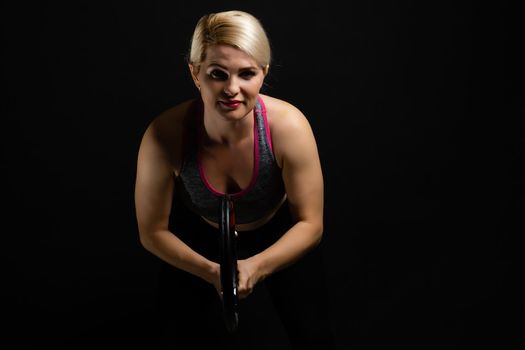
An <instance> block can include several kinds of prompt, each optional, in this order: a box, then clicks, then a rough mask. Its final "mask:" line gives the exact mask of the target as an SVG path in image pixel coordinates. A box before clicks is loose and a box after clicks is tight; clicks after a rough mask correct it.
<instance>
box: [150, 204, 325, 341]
mask: <svg viewBox="0 0 525 350" xmlns="http://www.w3.org/2000/svg"><path fill="white" fill-rule="evenodd" d="M172 212H174V213H175V214H174V215H177V217H172V219H171V230H172V232H174V233H176V234H177V236H178V237H179V238H181V239H182V240H183V241H185V242H186V244H188V245H189V246H190V247H191V248H192V249H194V250H195V251H196V252H197V253H199V254H201V255H203V256H205V257H206V258H208V259H210V260H212V261H216V262H218V261H219V260H218V256H219V232H218V230H216V229H214V228H213V227H211V226H210V225H208V224H207V223H205V222H204V220H202V219H201V218H200V217H199V216H197V215H195V214H193V213H191V212H190V211H189V210H187V209H184V208H182V207H178V208H174V210H173V211H172ZM291 226H292V220H291V217H290V213H289V210H288V204H287V203H284V205H283V206H282V208H281V209H280V210H279V211H278V212H277V213H276V215H275V216H274V217H273V218H272V219H271V220H270V221H269V222H268V223H267V224H265V225H264V226H263V227H261V228H259V229H257V230H253V231H248V232H239V236H238V244H237V246H238V258H239V259H245V258H248V257H250V256H252V255H255V254H257V253H258V252H260V251H262V250H264V249H266V248H267V247H269V246H270V245H272V244H273V243H274V242H275V241H277V240H278V239H279V237H281V236H282V235H283V234H284V233H285V232H286V231H287V230H288V229H289V228H290V227H291ZM321 248H322V245H319V246H317V247H316V248H315V249H314V250H312V251H310V252H309V253H308V254H307V255H305V256H303V257H302V258H301V259H300V260H298V261H297V262H295V263H294V264H292V265H290V266H288V267H286V268H284V269H282V270H280V271H278V272H276V273H274V274H272V275H271V276H268V277H267V278H266V279H265V280H264V281H263V282H260V283H259V284H258V285H256V286H255V288H254V290H253V292H252V294H250V295H249V296H248V297H247V298H245V299H241V300H240V301H239V329H238V331H237V332H236V333H235V334H230V333H228V331H227V330H226V327H225V324H224V321H223V319H222V309H221V307H222V305H221V301H220V298H219V296H218V294H217V291H216V290H215V288H214V287H213V285H211V284H210V283H208V282H206V281H204V280H202V279H200V278H198V277H196V276H194V275H191V274H189V273H187V272H185V271H182V270H179V269H176V268H174V267H172V266H170V265H168V264H166V263H162V268H161V271H160V275H159V285H158V294H157V300H156V305H157V316H158V320H159V321H160V322H159V324H158V326H157V327H156V328H157V329H158V332H159V333H158V338H157V339H158V340H159V341H160V343H161V344H162V345H164V346H165V347H166V348H167V347H168V346H171V347H172V348H177V349H185V348H188V349H189V348H190V347H189V346H192V347H194V348H195V346H213V347H214V348H215V349H222V348H225V349H226V348H227V349H237V348H238V349H241V348H242V349H266V348H272V349H285V348H286V346H284V345H281V347H279V346H278V344H265V343H264V342H265V341H271V339H274V340H276V339H282V337H281V338H278V337H276V336H274V337H273V338H272V334H269V333H268V332H277V333H278V332H279V329H280V330H281V334H282V333H283V332H282V330H284V334H286V338H288V340H289V343H290V344H291V347H292V349H323V350H328V349H334V348H335V345H334V338H333V334H332V327H331V319H330V315H331V313H330V310H329V300H328V293H327V290H326V281H325V271H324V265H323V258H322V252H321ZM265 302H266V303H265ZM270 308H273V309H274V310H275V312H273V314H274V315H276V317H275V316H274V319H272V318H271V315H269V314H271V313H272V312H271V309H270ZM279 320H280V322H279ZM275 321H277V322H275ZM279 323H281V325H282V326H280V325H279ZM268 339H270V340H268ZM277 341H278V340H277ZM197 348H198V347H197Z"/></svg>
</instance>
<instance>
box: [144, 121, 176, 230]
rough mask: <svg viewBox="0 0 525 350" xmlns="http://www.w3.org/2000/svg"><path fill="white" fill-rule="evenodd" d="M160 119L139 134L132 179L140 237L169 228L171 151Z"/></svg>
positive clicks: (171, 172)
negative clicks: (139, 139)
mask: <svg viewBox="0 0 525 350" xmlns="http://www.w3.org/2000/svg"><path fill="white" fill-rule="evenodd" d="M161 124H162V123H159V122H157V121H154V122H153V123H151V124H150V126H149V127H148V128H147V130H146V131H145V133H144V136H143V138H142V141H141V144H140V148H139V152H138V157H137V173H136V180H135V210H136V215H137V221H138V226H139V233H140V236H141V239H143V238H145V235H147V234H148V233H151V232H154V231H156V230H163V229H167V228H168V221H169V215H170V210H171V201H172V196H173V169H174V168H173V155H172V154H170V152H168V150H172V149H171V148H170V147H169V144H170V142H169V141H168V139H167V137H166V130H163V128H162V125H161Z"/></svg>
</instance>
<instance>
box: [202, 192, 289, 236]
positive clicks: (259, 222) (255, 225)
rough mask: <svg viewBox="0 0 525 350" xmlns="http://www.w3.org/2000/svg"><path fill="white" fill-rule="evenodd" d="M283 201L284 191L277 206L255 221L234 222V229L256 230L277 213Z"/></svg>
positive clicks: (214, 225)
mask: <svg viewBox="0 0 525 350" xmlns="http://www.w3.org/2000/svg"><path fill="white" fill-rule="evenodd" d="M285 201H286V193H285V194H284V196H283V198H282V199H281V201H280V202H279V204H277V206H276V207H275V208H274V209H273V210H272V211H270V212H269V213H268V214H266V215H265V216H263V217H262V218H260V219H259V220H257V221H253V222H249V223H246V224H236V225H235V229H236V231H238V232H243V231H252V230H256V229H258V228H259V227H261V226H263V225H264V224H266V223H267V222H268V221H270V220H271V219H272V218H273V216H274V215H275V213H277V211H278V210H279V209H280V208H281V206H282V205H283V203H284V202H285ZM201 217H202V218H203V219H204V221H206V222H207V223H208V224H210V225H211V226H213V227H215V228H216V229H218V228H219V225H218V224H217V223H215V222H213V221H210V220H208V219H206V218H205V217H203V216H201Z"/></svg>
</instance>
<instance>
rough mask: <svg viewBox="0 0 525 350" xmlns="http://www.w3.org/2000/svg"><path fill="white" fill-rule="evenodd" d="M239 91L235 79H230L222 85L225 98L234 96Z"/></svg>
mask: <svg viewBox="0 0 525 350" xmlns="http://www.w3.org/2000/svg"><path fill="white" fill-rule="evenodd" d="M239 90H240V88H239V82H238V81H237V78H235V77H230V78H229V79H228V80H227V81H226V82H225V84H224V93H225V94H226V95H227V96H230V97H231V96H235V95H237V94H238V93H239Z"/></svg>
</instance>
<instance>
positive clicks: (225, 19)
mask: <svg viewBox="0 0 525 350" xmlns="http://www.w3.org/2000/svg"><path fill="white" fill-rule="evenodd" d="M216 44H226V45H231V46H233V47H236V48H238V49H240V50H242V51H244V52H246V53H247V54H248V55H250V56H252V57H253V58H254V59H255V61H256V62H257V64H259V65H260V66H261V67H267V66H269V65H270V61H271V49H270V42H269V40H268V37H267V36H266V32H265V31H264V28H263V27H262V25H261V23H260V22H259V20H258V19H257V18H255V17H254V16H252V15H251V14H249V13H246V12H243V11H225V12H219V13H210V14H207V15H204V16H202V17H201V18H200V19H199V21H198V22H197V25H196V26H195V31H194V32H193V36H192V38H191V46H190V52H189V55H188V61H189V63H190V64H192V65H193V66H194V67H195V68H196V70H197V71H198V70H199V68H200V65H201V63H202V62H203V61H204V60H205V59H206V50H207V49H208V47H210V46H212V45H216Z"/></svg>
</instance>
